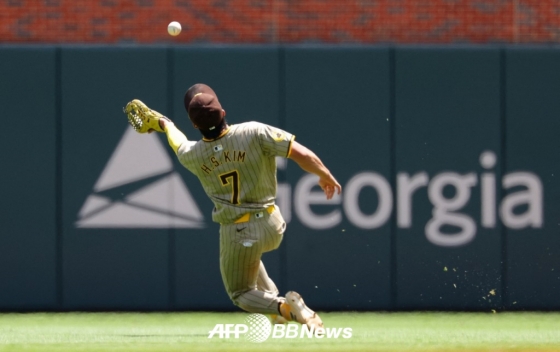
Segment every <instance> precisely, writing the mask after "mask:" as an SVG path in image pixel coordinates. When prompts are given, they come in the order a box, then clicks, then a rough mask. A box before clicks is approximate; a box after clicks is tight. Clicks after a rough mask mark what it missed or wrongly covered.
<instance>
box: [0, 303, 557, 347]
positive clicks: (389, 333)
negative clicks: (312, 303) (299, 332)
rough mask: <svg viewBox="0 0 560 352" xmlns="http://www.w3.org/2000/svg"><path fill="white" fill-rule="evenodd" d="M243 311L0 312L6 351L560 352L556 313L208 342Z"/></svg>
mask: <svg viewBox="0 0 560 352" xmlns="http://www.w3.org/2000/svg"><path fill="white" fill-rule="evenodd" d="M246 317H247V314H244V313H167V314H166V313H162V314H159V313H147V314H146V313H57V314H52V313H38V314H0V351H63V352H64V351H142V352H152V351H153V352H155V351H158V352H166V351H232V352H235V351H243V352H249V351H259V352H261V351H305V352H313V351H492V352H497V351H517V352H519V351H523V352H528V351H547V352H548V351H560V314H558V313H498V314H492V313H322V314H321V317H322V318H323V321H324V322H325V325H326V326H328V327H351V328H352V333H353V336H352V337H351V338H350V339H343V338H339V339H326V338H324V339H315V338H314V339H299V338H297V339H270V338H269V339H268V340H267V341H265V342H263V343H261V344H257V343H252V342H248V341H246V340H245V339H244V338H240V339H219V338H217V337H214V338H213V339H208V332H209V331H210V330H212V329H213V328H214V325H215V324H218V323H222V324H226V323H230V324H243V323H245V318H246Z"/></svg>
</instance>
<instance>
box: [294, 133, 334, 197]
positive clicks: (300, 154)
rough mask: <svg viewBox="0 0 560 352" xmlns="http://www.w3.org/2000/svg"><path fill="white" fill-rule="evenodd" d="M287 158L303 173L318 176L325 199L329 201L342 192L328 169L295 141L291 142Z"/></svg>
mask: <svg viewBox="0 0 560 352" xmlns="http://www.w3.org/2000/svg"><path fill="white" fill-rule="evenodd" d="M288 158H290V159H292V160H293V161H295V162H296V163H297V164H298V165H299V167H301V168H302V169H303V170H304V171H307V172H309V173H311V174H315V175H317V176H319V186H321V188H322V189H323V191H324V192H325V194H326V195H327V199H331V198H332V197H333V195H334V192H335V191H336V192H337V193H338V194H340V192H341V191H342V187H341V186H340V184H339V183H338V181H336V179H335V178H334V176H333V175H332V174H331V172H330V171H329V169H327V167H326V166H325V165H324V164H323V162H322V161H321V159H319V157H318V156H317V155H316V154H315V153H313V152H312V151H311V150H309V149H308V148H306V147H304V146H303V145H301V144H299V143H298V142H296V141H292V147H291V150H290V154H289V155H288Z"/></svg>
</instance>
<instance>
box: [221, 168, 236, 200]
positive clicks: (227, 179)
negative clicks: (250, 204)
mask: <svg viewBox="0 0 560 352" xmlns="http://www.w3.org/2000/svg"><path fill="white" fill-rule="evenodd" d="M218 177H219V178H220V181H222V186H227V185H229V184H231V188H232V192H231V193H232V194H231V200H230V202H231V204H240V203H239V189H240V185H239V172H238V171H237V170H233V171H230V172H226V173H225V174H221V175H219V176H218Z"/></svg>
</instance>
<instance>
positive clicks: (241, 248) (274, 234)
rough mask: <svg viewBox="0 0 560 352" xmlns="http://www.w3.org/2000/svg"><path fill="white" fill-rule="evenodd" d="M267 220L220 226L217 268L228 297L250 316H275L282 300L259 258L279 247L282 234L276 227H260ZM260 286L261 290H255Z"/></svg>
mask: <svg viewBox="0 0 560 352" xmlns="http://www.w3.org/2000/svg"><path fill="white" fill-rule="evenodd" d="M267 220H268V219H262V220H260V221H255V222H247V223H243V224H242V225H241V226H239V225H235V224H234V225H223V226H221V228H220V269H221V272H222V279H223V281H224V285H225V287H226V290H227V292H228V295H229V296H230V298H231V299H232V300H233V302H234V303H235V304H236V305H238V306H239V307H241V308H242V309H244V310H246V311H248V312H252V313H263V314H276V313H278V305H279V304H280V303H281V299H280V298H279V297H278V290H277V289H276V285H274V282H272V280H270V278H269V277H268V275H267V274H266V270H265V269H264V265H262V262H261V256H262V253H263V252H266V251H269V250H272V249H274V248H277V247H278V246H279V244H280V242H281V240H282V234H281V233H278V231H277V230H278V229H276V228H275V227H272V228H271V227H270V226H263V225H266V224H267V223H268V221H267ZM241 229H242V230H241ZM261 268H262V270H261ZM259 277H260V279H259ZM259 283H260V284H261V287H262V289H263V290H259V289H258V284H259Z"/></svg>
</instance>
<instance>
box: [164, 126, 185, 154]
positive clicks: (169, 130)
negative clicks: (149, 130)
mask: <svg viewBox="0 0 560 352" xmlns="http://www.w3.org/2000/svg"><path fill="white" fill-rule="evenodd" d="M160 127H161V128H162V129H163V130H164V131H165V134H166V135H167V142H169V145H170V146H171V148H172V149H173V151H174V152H175V154H177V150H178V149H179V147H180V146H181V144H183V143H185V142H187V141H188V140H187V136H185V135H184V134H183V132H181V131H180V130H179V129H178V128H177V127H176V126H175V124H174V123H173V122H171V121H166V120H164V119H161V120H160Z"/></svg>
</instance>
